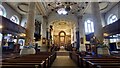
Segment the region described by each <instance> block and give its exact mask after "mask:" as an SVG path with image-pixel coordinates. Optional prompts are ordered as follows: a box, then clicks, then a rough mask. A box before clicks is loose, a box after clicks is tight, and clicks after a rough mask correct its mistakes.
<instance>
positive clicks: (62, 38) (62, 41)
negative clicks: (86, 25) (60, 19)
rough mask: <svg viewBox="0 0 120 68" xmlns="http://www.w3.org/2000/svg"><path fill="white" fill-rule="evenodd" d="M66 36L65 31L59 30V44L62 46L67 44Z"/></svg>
mask: <svg viewBox="0 0 120 68" xmlns="http://www.w3.org/2000/svg"><path fill="white" fill-rule="evenodd" d="M65 36H66V33H65V32H64V31H60V32H59V45H60V46H64V45H65Z"/></svg>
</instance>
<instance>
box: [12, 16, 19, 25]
mask: <svg viewBox="0 0 120 68" xmlns="http://www.w3.org/2000/svg"><path fill="white" fill-rule="evenodd" d="M10 20H11V21H12V22H14V23H16V24H19V18H18V17H17V16H16V15H14V16H12V17H11V18H10Z"/></svg>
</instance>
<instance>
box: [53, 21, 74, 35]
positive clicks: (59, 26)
mask: <svg viewBox="0 0 120 68" xmlns="http://www.w3.org/2000/svg"><path fill="white" fill-rule="evenodd" d="M52 26H53V35H58V33H59V32H60V31H65V32H66V34H67V35H70V34H71V29H72V28H73V25H71V22H68V21H56V22H54V23H53V24H52Z"/></svg>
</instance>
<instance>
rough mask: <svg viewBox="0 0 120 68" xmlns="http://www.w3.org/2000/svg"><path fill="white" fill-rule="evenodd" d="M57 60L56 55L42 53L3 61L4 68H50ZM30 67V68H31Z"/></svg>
mask: <svg viewBox="0 0 120 68" xmlns="http://www.w3.org/2000/svg"><path fill="white" fill-rule="evenodd" d="M55 58H56V53H48V52H41V53H40V54H30V55H23V56H18V57H15V58H12V59H6V60H3V64H2V68H4V67H16V66H19V67H21V68H24V67H30V68H31V67H33V68H34V67H36V68H37V67H39V68H48V67H49V66H50V65H51V64H52V62H53V61H54V60H55ZM29 65H30V66H29Z"/></svg>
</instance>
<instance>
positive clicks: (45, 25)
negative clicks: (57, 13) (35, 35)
mask: <svg viewBox="0 0 120 68" xmlns="http://www.w3.org/2000/svg"><path fill="white" fill-rule="evenodd" d="M46 32H47V17H44V16H43V22H42V38H46Z"/></svg>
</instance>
